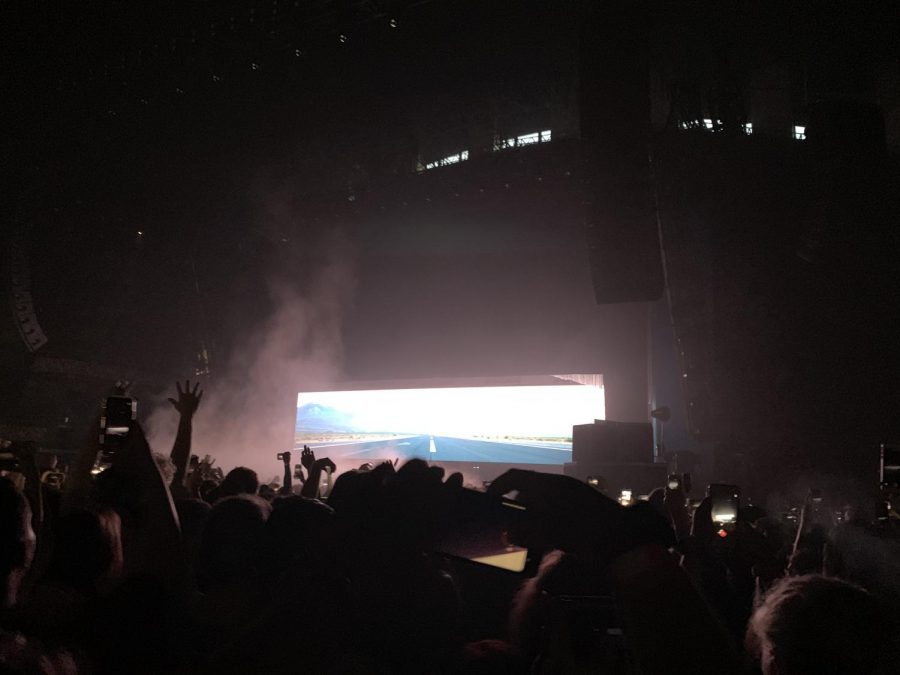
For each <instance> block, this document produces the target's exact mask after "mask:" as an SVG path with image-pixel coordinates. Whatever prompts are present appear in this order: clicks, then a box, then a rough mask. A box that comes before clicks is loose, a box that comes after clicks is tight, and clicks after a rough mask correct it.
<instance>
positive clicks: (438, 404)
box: [294, 383, 605, 464]
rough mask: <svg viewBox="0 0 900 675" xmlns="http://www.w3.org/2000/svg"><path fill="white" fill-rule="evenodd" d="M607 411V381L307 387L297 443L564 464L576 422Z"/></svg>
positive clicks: (362, 456) (351, 453) (356, 451)
mask: <svg viewBox="0 0 900 675" xmlns="http://www.w3.org/2000/svg"><path fill="white" fill-rule="evenodd" d="M604 416H605V415H604V391H603V386H602V385H583V384H574V383H572V384H558V385H542V386H486V387H485V386H482V387H444V388H422V389H367V390H357V391H322V392H301V393H299V394H298V396H297V419H296V427H295V435H294V444H295V447H296V448H298V449H299V448H302V447H303V446H304V445H308V446H309V447H310V448H313V449H314V450H316V451H317V454H319V455H321V454H325V453H324V452H320V451H319V449H320V448H321V449H323V450H324V449H326V448H327V454H328V456H329V457H331V458H332V459H333V460H335V461H338V460H341V461H342V462H346V463H356V462H358V463H360V464H362V463H365V462H369V461H377V460H394V459H400V460H406V459H412V458H414V457H418V458H420V459H425V460H427V461H433V462H441V461H443V462H503V463H509V464H563V463H565V462H569V461H571V459H572V426H573V425H574V424H584V423H589V422H592V421H593V420H595V419H604Z"/></svg>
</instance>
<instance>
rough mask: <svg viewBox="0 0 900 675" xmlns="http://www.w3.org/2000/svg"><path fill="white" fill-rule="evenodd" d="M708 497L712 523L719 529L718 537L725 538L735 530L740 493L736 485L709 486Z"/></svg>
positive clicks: (715, 484) (713, 484) (714, 484)
mask: <svg viewBox="0 0 900 675" xmlns="http://www.w3.org/2000/svg"><path fill="white" fill-rule="evenodd" d="M707 494H708V495H709V501H710V507H711V514H710V515H711V516H712V521H713V523H715V525H716V526H718V528H719V530H718V531H719V536H721V537H723V538H724V537H726V536H728V534H730V533H731V532H734V531H735V530H736V529H737V524H738V511H739V508H740V505H741V491H740V488H739V487H738V486H737V485H727V484H725V483H712V484H710V486H709V488H708V491H707Z"/></svg>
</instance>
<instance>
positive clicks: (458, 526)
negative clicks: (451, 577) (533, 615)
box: [434, 489, 528, 573]
mask: <svg viewBox="0 0 900 675" xmlns="http://www.w3.org/2000/svg"><path fill="white" fill-rule="evenodd" d="M526 517H527V512H526V510H525V507H524V506H523V505H522V504H519V503H517V502H514V501H512V500H509V499H503V498H500V497H496V496H494V495H488V494H485V493H483V492H479V491H476V490H468V489H464V490H459V491H458V494H457V495H455V496H454V499H453V505H452V508H451V512H450V515H449V522H448V526H447V528H446V530H445V531H444V532H443V533H442V535H441V536H440V537H439V540H438V542H437V544H436V545H435V547H434V550H435V551H436V552H438V553H441V554H444V555H448V556H450V557H453V558H461V559H464V560H468V561H470V562H473V563H477V564H480V565H488V566H489V567H496V568H498V569H503V570H507V571H509V572H517V573H519V572H523V571H525V567H526V565H527V563H528V549H527V548H526V547H524V546H520V545H518V544H517V543H516V539H517V538H516V533H517V532H521V531H522V528H523V525H524V520H525V518H526Z"/></svg>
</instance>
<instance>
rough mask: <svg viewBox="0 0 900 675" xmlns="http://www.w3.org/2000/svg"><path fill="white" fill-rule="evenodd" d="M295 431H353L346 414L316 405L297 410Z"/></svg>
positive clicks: (350, 419) (308, 404) (307, 405)
mask: <svg viewBox="0 0 900 675" xmlns="http://www.w3.org/2000/svg"><path fill="white" fill-rule="evenodd" d="M297 429H298V430H299V429H303V430H304V431H355V429H354V427H353V418H352V416H351V415H349V414H348V413H345V412H342V411H340V410H338V409H337V408H332V407H329V406H326V405H320V404H318V403H307V404H306V405H302V406H300V407H299V408H297Z"/></svg>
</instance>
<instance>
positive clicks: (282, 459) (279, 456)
mask: <svg viewBox="0 0 900 675" xmlns="http://www.w3.org/2000/svg"><path fill="white" fill-rule="evenodd" d="M275 459H277V460H278V461H279V462H283V461H284V453H283V452H279V453H278V454H276V455H275Z"/></svg>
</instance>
